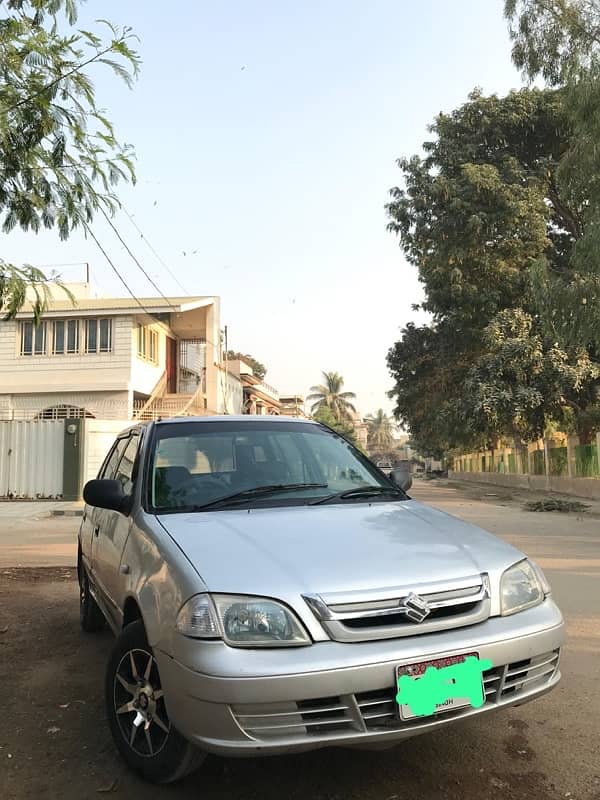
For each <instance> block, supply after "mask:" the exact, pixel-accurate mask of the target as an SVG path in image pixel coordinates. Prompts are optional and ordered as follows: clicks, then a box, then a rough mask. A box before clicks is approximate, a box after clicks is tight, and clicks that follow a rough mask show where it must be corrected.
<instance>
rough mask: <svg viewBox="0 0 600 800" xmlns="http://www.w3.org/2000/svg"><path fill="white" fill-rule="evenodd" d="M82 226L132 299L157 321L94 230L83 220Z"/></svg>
mask: <svg viewBox="0 0 600 800" xmlns="http://www.w3.org/2000/svg"><path fill="white" fill-rule="evenodd" d="M83 227H84V228H85V229H86V231H87V232H88V233H89V235H90V236H91V237H92V239H93V240H94V242H96V245H97V247H98V249H99V250H100V252H101V253H102V255H103V256H104V258H105V259H106V260H107V261H108V263H109V264H110V266H111V269H112V270H113V272H114V273H115V275H116V276H117V278H118V279H119V280H120V281H121V283H122V284H123V286H124V287H125V288H126V289H127V292H128V293H129V294H130V295H131V297H133V299H134V300H135V302H136V303H137V304H138V306H139V307H140V308H141V309H142V311H145V312H146V314H148V315H149V316H150V317H152V318H153V319H155V320H156V321H157V322H159V321H160V320H158V319H157V318H156V317H155V316H154V314H152V312H151V311H148V309H147V308H146V307H145V306H144V304H143V303H142V302H141V301H140V300H139V298H137V297H136V296H135V294H134V293H133V291H132V289H130V288H129V284H128V283H127V281H126V280H125V278H124V277H123V276H122V275H121V273H120V272H119V270H118V269H117V267H116V266H115V265H114V263H113V261H112V259H111V257H110V256H109V255H108V253H107V252H106V250H105V249H104V248H103V247H102V245H101V244H100V242H99V241H98V239H97V237H96V235H95V234H94V232H93V231H92V229H91V228H90V226H89V225H88V224H87V222H85V221H84V223H83Z"/></svg>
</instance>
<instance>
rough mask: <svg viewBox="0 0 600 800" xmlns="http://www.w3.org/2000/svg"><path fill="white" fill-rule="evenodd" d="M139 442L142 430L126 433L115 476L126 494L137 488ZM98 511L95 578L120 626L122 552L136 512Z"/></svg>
mask: <svg viewBox="0 0 600 800" xmlns="http://www.w3.org/2000/svg"><path fill="white" fill-rule="evenodd" d="M140 442H141V435H140V431H133V432H132V433H131V434H130V435H129V436H128V437H127V439H126V442H125V447H124V449H123V451H122V454H121V456H120V458H119V461H118V464H117V467H116V469H115V471H114V475H113V476H112V477H113V479H114V480H118V481H120V483H121V485H122V486H123V491H124V493H125V494H126V495H130V494H132V493H133V490H134V485H135V479H136V470H137V461H138V453H139V448H140ZM106 477H107V478H108V477H109V476H108V475H107V476H106ZM95 512H96V524H95V527H94V537H93V543H92V564H93V574H94V580H95V582H96V585H97V587H98V589H99V590H100V592H101V594H102V597H103V599H104V600H105V606H106V611H107V613H108V614H110V616H111V617H112V618H113V621H114V622H115V624H116V625H118V626H120V625H121V614H122V600H123V591H124V585H125V581H126V575H125V574H124V573H123V572H122V571H121V556H122V554H123V550H124V548H125V544H126V542H127V538H128V536H129V533H130V531H131V527H132V525H133V516H132V515H127V516H126V515H125V514H121V513H120V512H118V511H111V510H109V509H104V508H103V509H99V508H98V509H95Z"/></svg>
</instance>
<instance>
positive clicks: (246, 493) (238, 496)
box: [191, 483, 327, 511]
mask: <svg viewBox="0 0 600 800" xmlns="http://www.w3.org/2000/svg"><path fill="white" fill-rule="evenodd" d="M326 488H327V484H326V483H273V484H270V485H269V486H255V487H254V488H253V489H244V490H243V491H241V492H235V493H234V494H228V495H226V496H225V497H218V498H217V499H216V500H210V501H209V502H208V503H202V504H201V505H199V506H194V507H193V508H192V509H191V510H192V511H204V509H205V508H214V507H215V506H219V505H221V504H223V505H227V504H228V503H235V502H237V501H238V500H239V501H243V500H247V499H248V498H252V497H261V496H262V495H267V494H275V492H296V491H299V490H300V489H326Z"/></svg>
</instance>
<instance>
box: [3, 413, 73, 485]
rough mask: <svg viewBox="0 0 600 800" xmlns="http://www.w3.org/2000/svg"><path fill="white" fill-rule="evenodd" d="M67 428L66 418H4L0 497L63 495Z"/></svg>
mask: <svg viewBox="0 0 600 800" xmlns="http://www.w3.org/2000/svg"><path fill="white" fill-rule="evenodd" d="M64 431H65V422H64V420H11V421H0V497H8V498H25V499H35V498H60V497H62V493H63V459H64Z"/></svg>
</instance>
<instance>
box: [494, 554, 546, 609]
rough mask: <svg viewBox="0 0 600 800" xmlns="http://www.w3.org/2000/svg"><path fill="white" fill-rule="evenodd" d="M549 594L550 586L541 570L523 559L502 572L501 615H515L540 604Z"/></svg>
mask: <svg viewBox="0 0 600 800" xmlns="http://www.w3.org/2000/svg"><path fill="white" fill-rule="evenodd" d="M548 594H550V585H549V584H548V581H547V580H546V578H545V577H544V573H543V572H542V570H541V569H540V568H539V567H538V566H537V564H534V563H533V562H531V561H529V560H528V559H524V560H523V561H519V563H518V564H514V565H513V566H512V567H509V569H507V570H506V572H504V574H503V575H502V579H501V581H500V602H501V613H502V615H503V616H506V615H507V614H516V613H517V611H524V610H525V609H526V608H532V607H533V606H537V605H538V604H539V603H541V602H542V600H543V599H544V597H546V596H547V595H548Z"/></svg>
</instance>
